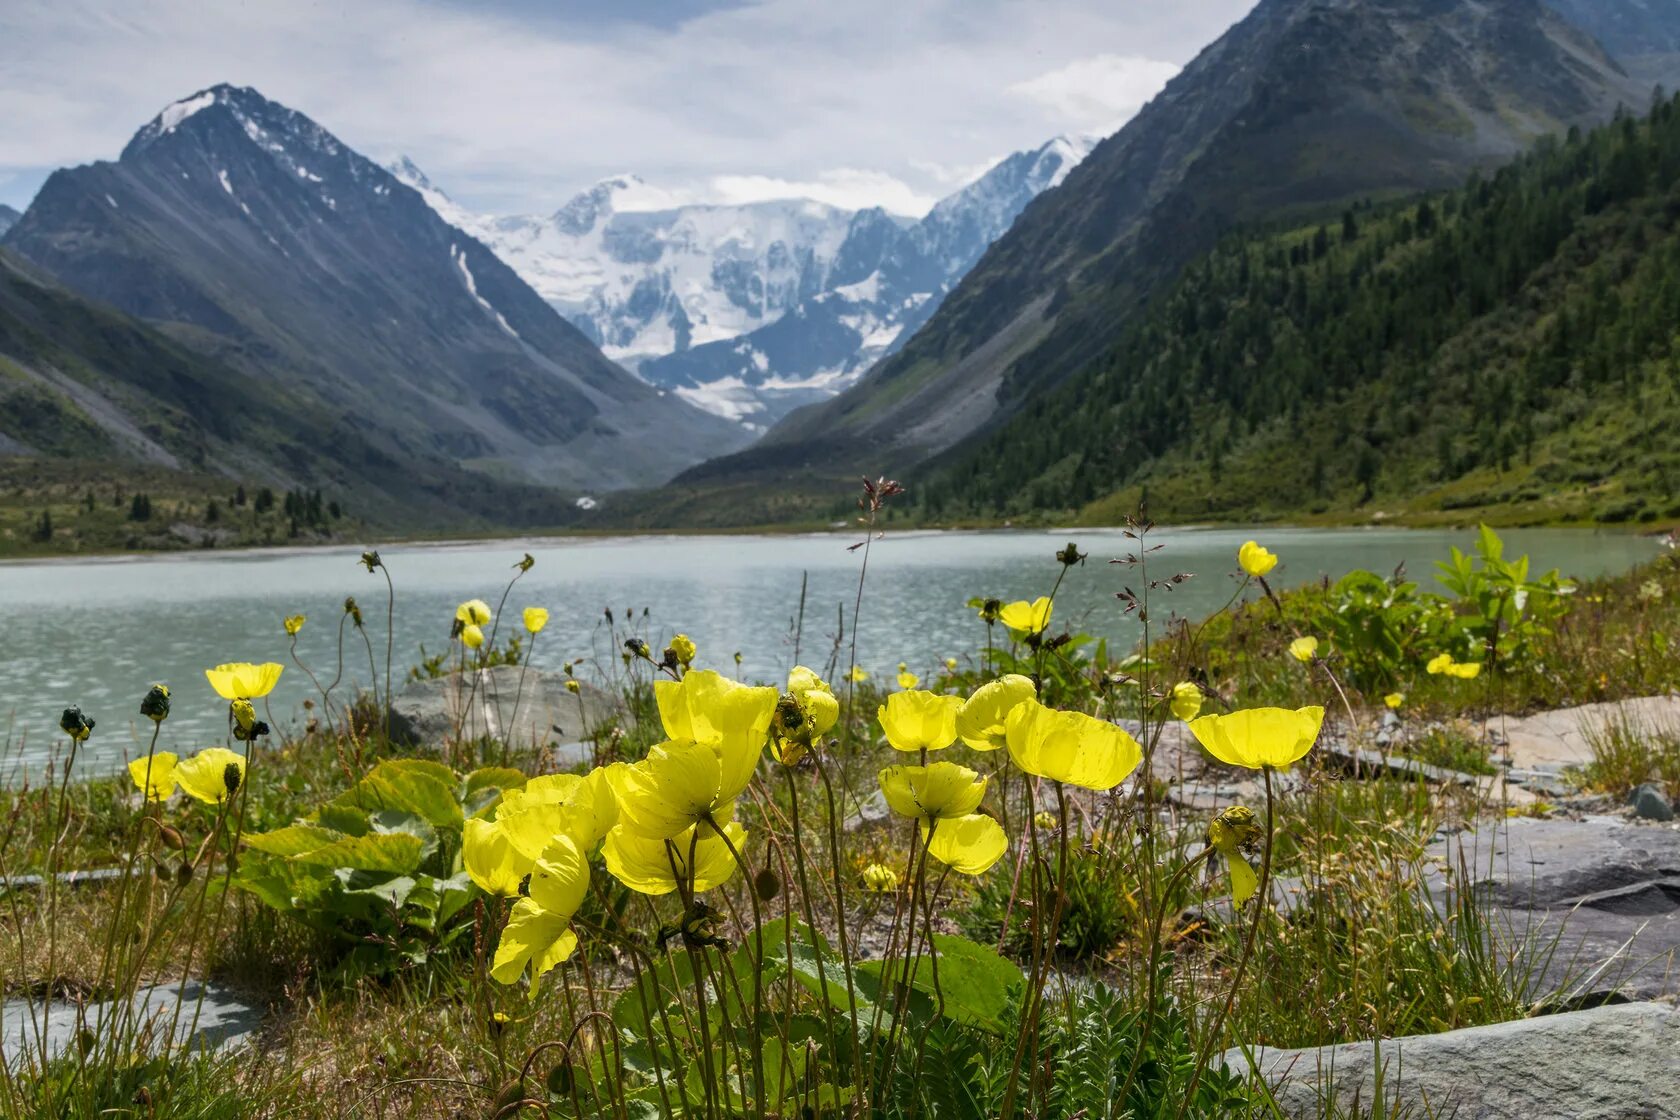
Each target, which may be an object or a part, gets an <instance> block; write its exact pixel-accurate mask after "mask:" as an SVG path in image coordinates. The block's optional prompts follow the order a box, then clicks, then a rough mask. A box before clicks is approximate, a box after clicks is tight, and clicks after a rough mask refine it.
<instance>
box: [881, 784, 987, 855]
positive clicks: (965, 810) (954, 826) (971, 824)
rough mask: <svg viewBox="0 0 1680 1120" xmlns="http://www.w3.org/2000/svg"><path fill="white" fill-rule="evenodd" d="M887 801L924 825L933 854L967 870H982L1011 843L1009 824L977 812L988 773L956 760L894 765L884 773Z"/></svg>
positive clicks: (925, 837) (897, 810)
mask: <svg viewBox="0 0 1680 1120" xmlns="http://www.w3.org/2000/svg"><path fill="white" fill-rule="evenodd" d="M878 777H879V780H880V783H881V793H882V795H883V796H885V797H886V799H887V805H888V807H889V808H891V809H892V811H893V812H895V813H897V814H898V815H899V816H902V817H909V818H910V819H911V820H914V821H917V822H919V823H920V825H921V831H922V840H923V842H925V843H926V844H927V852H928V855H930V856H932V857H933V858H934V859H937V860H939V861H940V862H941V863H944V864H947V865H949V866H950V867H951V868H952V870H955V871H960V872H962V873H963V874H964V875H979V874H981V873H983V872H984V871H986V869H987V868H989V867H991V866H992V864H994V863H996V862H997V861H998V859H999V858H1001V857H1002V855H1003V853H1004V851H1005V850H1006V849H1007V848H1008V847H1009V840H1008V838H1007V837H1006V836H1004V834H1003V828H1002V827H1001V826H1000V825H999V824H998V823H997V821H994V820H993V819H992V818H991V817H988V816H986V815H985V814H984V813H977V812H975V810H976V809H978V808H979V807H980V802H981V800H982V799H983V798H984V797H985V796H986V779H985V778H982V777H981V776H980V775H979V774H977V773H975V772H974V771H973V770H970V769H969V768H968V767H966V766H958V765H957V764H956V763H954V762H934V763H930V764H929V765H927V766H889V767H887V768H886V769H885V770H882V771H881V773H880V774H879V775H878Z"/></svg>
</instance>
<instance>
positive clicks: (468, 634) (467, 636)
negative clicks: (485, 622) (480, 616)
mask: <svg viewBox="0 0 1680 1120" xmlns="http://www.w3.org/2000/svg"><path fill="white" fill-rule="evenodd" d="M461 643H462V644H463V645H465V646H466V647H467V648H468V649H478V648H479V647H481V646H483V645H484V631H483V630H482V629H480V628H479V627H478V626H477V625H476V624H469V625H466V626H463V627H461Z"/></svg>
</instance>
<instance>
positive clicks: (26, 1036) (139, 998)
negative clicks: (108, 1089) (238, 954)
mask: <svg viewBox="0 0 1680 1120" xmlns="http://www.w3.org/2000/svg"><path fill="white" fill-rule="evenodd" d="M201 992H202V994H203V997H204V1001H203V1003H202V1005H199V1003H198V1000H199V995H200V993H201ZM177 1003H179V1004H180V1009H181V1010H180V1016H179V1018H178V1019H177V1017H176V1014H175V1009H176V1005H177ZM130 1007H131V1008H132V1018H130V1019H125V1020H123V1022H121V1023H119V1022H118V1021H117V1019H118V1016H117V1012H118V1011H119V1010H120V1009H121V1008H122V1005H121V1004H118V1003H115V1002H105V1003H90V1004H88V1005H87V1006H85V1007H78V1006H77V1005H76V1004H73V1003H69V1002H67V1001H64V1000H57V999H55V1000H51V1001H49V1002H46V1003H31V1002H30V1001H28V1000H21V999H14V1000H7V1001H6V1003H5V1004H4V1005H0V1057H3V1059H4V1062H5V1064H6V1066H7V1067H9V1068H11V1069H19V1068H24V1067H27V1066H29V1065H31V1064H39V1062H40V1060H41V1047H42V1043H43V1041H44V1042H45V1045H46V1054H47V1059H48V1060H49V1061H50V1060H52V1059H53V1058H56V1057H57V1056H58V1055H60V1054H62V1053H63V1052H64V1051H65V1050H66V1049H67V1048H68V1047H70V1046H71V1045H72V1044H73V1043H74V1041H75V1038H76V1032H77V1031H78V1030H80V1029H81V1027H83V1026H84V1025H85V1026H86V1027H87V1028H88V1029H89V1030H91V1031H92V1032H93V1033H94V1034H95V1035H96V1036H98V1037H99V1038H101V1039H106V1038H107V1037H108V1035H109V1033H110V1032H111V1031H112V1030H115V1029H119V1027H120V1029H122V1030H124V1031H125V1033H126V1032H133V1036H134V1038H135V1039H137V1040H138V1039H139V1038H142V1037H146V1038H149V1039H150V1041H151V1045H152V1046H153V1047H159V1046H160V1045H161V1044H162V1042H163V1041H164V1040H165V1039H166V1038H168V1037H169V1031H170V1027H171V1026H172V1025H173V1026H174V1041H175V1044H176V1045H177V1046H184V1047H186V1048H187V1049H192V1050H198V1049H203V1050H218V1049H222V1048H224V1047H232V1046H239V1045H242V1044H243V1043H244V1042H245V1041H246V1040H248V1039H249V1038H250V1037H251V1036H252V1035H253V1034H255V1033H256V1030H257V1028H258V1027H259V1026H260V1025H261V1023H262V1014H263V1013H262V1010H261V1009H260V1008H257V1007H254V1006H252V1005H251V1004H248V1003H245V1002H244V1001H243V1000H241V999H239V998H238V997H237V996H235V995H233V993H231V992H230V991H228V990H227V989H225V988H223V987H221V986H219V985H216V984H210V985H201V984H200V982H199V981H196V980H189V981H186V982H185V984H181V983H170V984H159V985H157V986H156V987H152V988H143V989H141V990H140V991H139V992H137V993H136V994H135V996H134V999H133V1000H132V1001H131V1003H130ZM195 1011H196V1014H195Z"/></svg>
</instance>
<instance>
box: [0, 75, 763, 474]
mask: <svg viewBox="0 0 1680 1120" xmlns="http://www.w3.org/2000/svg"><path fill="white" fill-rule="evenodd" d="M5 245H6V247H7V248H9V249H12V250H15V251H16V252H17V253H19V254H20V255H22V256H23V257H25V258H27V259H28V260H29V261H31V262H33V263H34V264H35V265H37V266H39V267H40V268H42V269H44V270H46V271H47V272H48V273H50V274H51V275H52V276H53V277H55V278H56V279H57V280H58V281H59V282H60V283H62V284H63V285H64V286H66V287H68V288H70V289H72V290H73V291H75V292H77V293H79V294H81V295H84V296H89V297H92V298H93V299H95V300H98V301H100V302H103V303H106V304H109V305H111V306H114V307H116V308H118V309H119V310H122V311H124V312H126V313H128V314H130V315H134V316H137V317H140V318H142V319H146V320H150V321H152V322H153V323H158V324H166V325H167V326H168V327H169V328H170V329H172V330H175V331H177V332H179V333H180V334H181V335H182V336H183V337H184V338H186V339H188V340H190V341H191V342H192V343H193V344H194V345H199V346H202V347H203V348H205V349H207V350H211V351H214V352H215V353H216V354H217V355H218V356H223V357H226V358H228V360H230V361H233V362H236V363H237V364H239V365H241V366H242V367H243V368H245V369H246V370H247V371H248V372H250V373H252V374H254V375H257V376H260V377H262V378H264V379H267V380H269V381H272V382H273V383H275V384H277V385H284V386H286V387H288V388H290V389H294V390H296V391H298V392H300V393H303V394H306V395H307V396H308V397H309V398H310V399H311V400H312V401H317V402H319V403H320V405H321V407H322V408H323V409H324V410H325V411H326V412H327V414H328V415H331V416H333V417H334V418H335V419H337V418H341V419H342V423H343V425H344V426H345V427H346V428H347V429H348V430H349V431H352V432H354V433H356V438H358V439H361V440H364V441H366V442H367V443H368V444H369V445H370V446H369V447H368V448H367V449H366V450H365V451H352V452H351V457H352V458H354V459H355V460H356V462H357V463H358V464H361V465H362V467H361V471H356V472H350V473H362V472H365V471H372V470H376V469H377V470H380V471H383V472H385V474H386V476H387V477H388V486H389V488H390V489H392V490H403V491H408V492H412V491H414V490H417V489H421V490H423V489H426V487H425V486H424V479H423V477H422V474H423V469H431V468H430V466H427V464H433V463H442V464H443V465H444V466H445V467H447V468H449V469H450V472H451V476H452V477H454V476H457V475H463V474H465V473H466V472H469V471H471V472H479V473H480V474H490V475H495V476H498V477H499V478H503V479H519V480H521V481H522V482H525V483H538V484H547V485H554V486H564V487H568V488H577V489H580V490H582V489H585V488H587V489H589V490H599V489H606V488H611V487H624V486H641V485H650V484H654V483H658V482H660V481H662V480H663V479H664V478H666V477H668V476H669V475H670V474H671V473H673V472H674V471H675V470H677V469H679V468H680V467H682V466H685V465H687V464H689V463H693V462H696V461H698V460H699V459H700V458H701V457H702V456H703V455H704V454H706V453H708V452H711V451H715V441H716V440H718V439H723V440H725V441H727V440H729V439H730V438H733V437H737V436H740V435H741V434H742V433H741V432H740V430H739V428H737V427H734V426H732V425H730V424H728V423H726V422H724V421H721V420H719V419H718V418H716V417H715V416H710V415H707V414H705V413H703V412H701V411H699V410H697V409H695V408H692V407H689V406H687V405H684V404H682V403H681V402H680V401H678V400H675V399H673V398H672V397H671V396H670V395H669V394H666V393H662V392H660V391H658V390H656V389H654V388H651V387H650V386H648V385H647V384H645V383H644V382H641V381H639V380H637V379H636V378H635V377H633V376H631V375H630V374H628V373H626V372H625V371H624V370H623V369H622V368H621V367H619V366H618V365H615V364H614V363H613V362H611V361H609V360H608V359H607V358H606V357H605V356H604V355H603V354H602V353H601V352H600V350H599V349H597V348H596V346H595V345H594V344H593V343H592V342H591V341H590V340H589V339H587V338H586V337H584V335H583V334H582V333H581V332H580V331H578V330H577V329H576V328H575V327H573V326H572V325H571V324H570V323H569V322H567V321H566V319H565V318H564V317H563V316H561V315H560V314H558V313H557V312H556V311H555V309H554V308H553V307H552V306H550V305H549V304H548V303H547V302H546V301H545V300H543V299H542V298H541V297H540V296H539V295H538V294H537V293H536V292H534V291H532V290H531V288H530V287H529V286H528V285H527V284H526V283H525V282H524V281H523V280H521V279H520V278H519V276H518V274H517V273H515V272H514V271H513V269H511V268H510V267H508V265H507V264H506V263H504V262H503V261H502V260H501V259H500V258H498V257H497V256H496V255H495V254H494V253H492V252H491V251H490V250H489V249H488V248H486V247H485V246H484V245H482V244H480V243H479V242H478V241H476V240H475V239H473V238H472V237H471V236H469V235H468V234H466V233H464V232H462V230H460V229H459V228H456V227H455V226H453V225H451V224H449V223H447V222H445V221H443V220H440V218H439V217H438V215H437V213H436V212H435V211H434V210H433V209H432V208H431V207H430V206H428V205H427V204H426V203H425V201H423V200H422V199H421V197H420V196H419V195H418V194H416V193H415V192H414V191H412V190H410V189H409V188H408V187H406V186H404V185H403V184H402V183H400V182H398V181H397V180H396V179H395V178H394V177H393V176H392V175H390V174H388V173H387V172H386V171H385V170H384V169H383V168H381V167H380V166H379V165H378V164H376V163H374V162H372V161H370V160H368V159H366V158H364V157H363V156H361V155H360V154H359V153H357V152H356V151H354V150H353V149H351V148H349V147H348V146H346V145H345V144H344V143H342V142H341V141H340V140H338V139H337V138H336V137H334V136H333V135H332V134H331V133H330V132H328V131H327V130H326V129H324V128H322V127H321V126H320V125H319V124H317V123H315V122H314V121H313V120H311V119H309V118H308V117H306V116H304V115H303V114H301V113H298V112H295V111H294V110H292V109H289V108H287V107H286V106H284V105H280V104H277V103H275V102H273V101H270V100H268V99H267V98H265V97H263V96H262V95H261V94H260V93H258V92H257V91H256V90H253V89H247V88H241V87H235V86H230V85H218V86H215V87H213V88H211V89H207V90H203V91H201V92H199V93H197V94H194V95H193V96H191V97H188V98H185V99H183V100H181V101H178V102H175V103H174V104H171V105H169V106H167V107H166V108H165V109H164V110H163V111H162V112H161V113H159V114H158V115H157V116H156V117H155V118H153V119H152V120H151V122H149V123H148V124H146V125H145V126H144V127H142V128H141V129H140V130H139V131H138V132H136V133H135V134H134V137H133V139H132V140H130V141H129V143H128V145H127V147H125V148H124V149H123V152H122V154H121V156H120V157H119V158H118V159H117V160H115V161H114V162H99V163H93V164H88V165H85V166H82V167H76V168H70V169H66V170H61V171H57V172H54V173H53V175H52V176H51V177H50V178H48V180H47V182H46V183H45V185H43V186H42V188H41V190H40V193H39V194H37V195H36V197H35V200H34V201H33V202H32V203H31V204H30V207H29V210H28V212H27V213H25V214H24V216H23V217H22V218H21V219H20V220H19V221H18V223H17V224H16V225H15V226H14V227H13V228H12V229H11V230H10V231H8V232H7V234H6V236H5ZM335 438H336V437H335ZM468 477H470V476H468ZM454 485H460V479H459V478H457V480H456V482H455V483H454ZM436 489H437V488H436V487H433V488H432V490H433V491H434V492H435V490H436Z"/></svg>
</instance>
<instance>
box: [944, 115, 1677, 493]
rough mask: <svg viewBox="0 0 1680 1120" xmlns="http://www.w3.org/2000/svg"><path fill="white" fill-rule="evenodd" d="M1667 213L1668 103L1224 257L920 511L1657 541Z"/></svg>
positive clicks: (1671, 140) (1672, 225)
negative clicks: (1593, 525) (1410, 197)
mask: <svg viewBox="0 0 1680 1120" xmlns="http://www.w3.org/2000/svg"><path fill="white" fill-rule="evenodd" d="M1677 197H1680V100H1674V101H1667V102H1663V103H1661V104H1659V105H1657V106H1656V107H1655V108H1654V109H1653V111H1652V112H1651V114H1650V116H1649V117H1648V118H1647V119H1645V120H1636V119H1634V118H1632V117H1624V118H1622V119H1621V120H1619V121H1616V122H1614V123H1612V124H1609V125H1605V126H1603V127H1601V128H1599V129H1598V130H1596V131H1594V132H1591V133H1587V134H1585V135H1575V136H1572V137H1570V138H1569V139H1566V140H1562V141H1551V142H1547V143H1545V144H1543V145H1541V146H1540V147H1539V148H1538V149H1537V150H1536V151H1535V152H1534V153H1532V154H1530V155H1528V156H1526V157H1524V158H1522V159H1521V160H1519V161H1518V162H1516V163H1515V164H1512V165H1509V166H1507V167H1504V168H1501V169H1500V170H1499V171H1498V172H1497V173H1496V174H1494V175H1493V176H1491V177H1488V178H1484V179H1480V180H1477V181H1474V182H1472V183H1471V184H1470V185H1468V186H1466V187H1463V188H1461V189H1459V190H1457V191H1453V192H1449V193H1446V194H1444V195H1432V196H1429V197H1427V198H1425V199H1423V200H1421V201H1405V202H1398V203H1391V204H1387V205H1377V206H1372V207H1357V208H1354V209H1350V210H1348V211H1347V212H1346V213H1345V214H1344V215H1343V217H1342V218H1341V219H1340V220H1339V221H1331V222H1327V223H1324V224H1322V225H1308V226H1304V227H1285V228H1281V229H1277V230H1271V231H1266V232H1263V233H1250V234H1247V235H1234V236H1232V237H1231V238H1229V239H1227V240H1226V241H1225V242H1224V243H1222V244H1221V245H1220V247H1219V248H1218V249H1216V250H1215V251H1214V252H1213V253H1212V254H1211V255H1209V256H1207V257H1204V258H1202V259H1201V260H1198V261H1196V262H1195V263H1193V264H1192V265H1191V266H1190V267H1189V268H1188V269H1186V270H1185V271H1184V274H1183V275H1182V277H1180V279H1179V280H1178V281H1177V282H1176V283H1175V284H1173V285H1172V286H1171V288H1170V289H1169V290H1168V291H1167V292H1166V293H1164V294H1163V295H1162V296H1161V297H1160V298H1158V299H1157V300H1156V301H1155V302H1154V304H1153V305H1152V306H1151V307H1150V308H1149V309H1148V310H1147V312H1145V313H1144V314H1142V315H1140V316H1138V317H1137V318H1136V319H1135V321H1134V322H1133V323H1132V324H1131V325H1130V326H1129V327H1128V328H1127V329H1126V330H1125V331H1123V332H1122V335H1121V337H1120V340H1119V342H1118V344H1117V345H1116V346H1115V348H1114V349H1113V351H1112V352H1111V353H1110V354H1109V355H1108V356H1106V357H1105V358H1104V359H1103V360H1102V361H1100V362H1098V363H1094V364H1093V365H1092V366H1091V367H1090V368H1088V369H1087V370H1085V371H1083V372H1081V373H1080V374H1078V375H1076V376H1075V377H1073V378H1072V379H1070V380H1069V381H1068V382H1067V383H1066V384H1065V385H1063V386H1062V387H1061V388H1060V389H1058V390H1056V391H1053V392H1049V393H1045V394H1041V395H1040V396H1038V397H1037V398H1036V399H1034V400H1033V401H1032V402H1031V404H1029V405H1028V406H1027V407H1026V409H1024V410H1023V412H1022V413H1021V414H1020V415H1019V416H1017V417H1015V418H1014V419H1013V420H1011V421H1010V422H1009V423H1007V424H1005V425H1003V426H1002V427H1000V428H999V429H998V430H997V431H995V432H993V433H990V434H989V435H987V436H986V437H985V438H984V439H982V440H980V441H978V442H976V443H974V444H972V445H970V446H966V447H963V448H960V449H958V450H956V451H953V452H952V453H951V454H950V455H949V456H948V457H947V458H946V460H945V461H944V462H942V463H939V464H937V466H936V467H935V468H934V469H932V470H930V471H928V472H927V473H926V475H925V476H924V478H923V479H922V480H921V482H922V484H921V486H920V487H919V491H918V493H919V497H920V500H921V501H922V503H923V508H924V509H926V510H927V511H929V512H931V513H934V514H936V515H943V516H951V515H957V516H961V515H964V514H973V513H982V512H984V513H988V514H991V515H1005V516H1016V515H1021V514H1028V513H1033V512H1040V513H1048V514H1049V515H1050V516H1055V517H1060V518H1068V517H1075V518H1084V519H1087V520H1089V521H1092V522H1096V523H1102V524H1114V523H1115V522H1116V521H1117V520H1118V519H1120V518H1123V517H1124V516H1125V515H1127V514H1128V513H1131V512H1132V511H1134V510H1135V509H1136V507H1137V504H1138V502H1139V501H1140V500H1143V499H1144V498H1145V497H1147V501H1148V507H1149V511H1150V513H1151V514H1152V515H1157V516H1162V517H1169V518H1173V519H1177V520H1194V519H1209V518H1212V519H1228V520H1233V521H1252V520H1263V519H1270V518H1279V517H1284V518H1292V519H1294V518H1300V517H1302V516H1304V515H1317V514H1327V515H1331V516H1333V517H1336V518H1337V519H1347V518H1350V517H1361V516H1363V517H1367V518H1375V519H1387V518H1392V517H1395V516H1406V517H1409V518H1411V519H1414V520H1416V519H1428V518H1430V517H1432V516H1441V517H1446V518H1455V519H1458V520H1461V521H1475V520H1478V519H1490V518H1491V519H1495V520H1499V521H1507V522H1513V521H1514V522H1518V523H1521V522H1551V521H1579V522H1635V521H1653V522H1654V521H1660V520H1665V519H1667V520H1671V519H1673V518H1674V517H1675V516H1677V515H1680V502H1677V501H1676V497H1675V495H1676V492H1677V488H1680V435H1677V432H1680V424H1677V422H1676V421H1677V420H1680V380H1677V379H1676V376H1675V371H1676V370H1677V369H1680V341H1677V339H1676V335H1675V332H1674V329H1673V324H1674V322H1675V320H1676V317H1677V316H1680V283H1677V281H1676V278H1677V277H1680V208H1677V207H1676V204H1675V200H1676V198H1677ZM1050 511H1055V512H1050Z"/></svg>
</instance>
